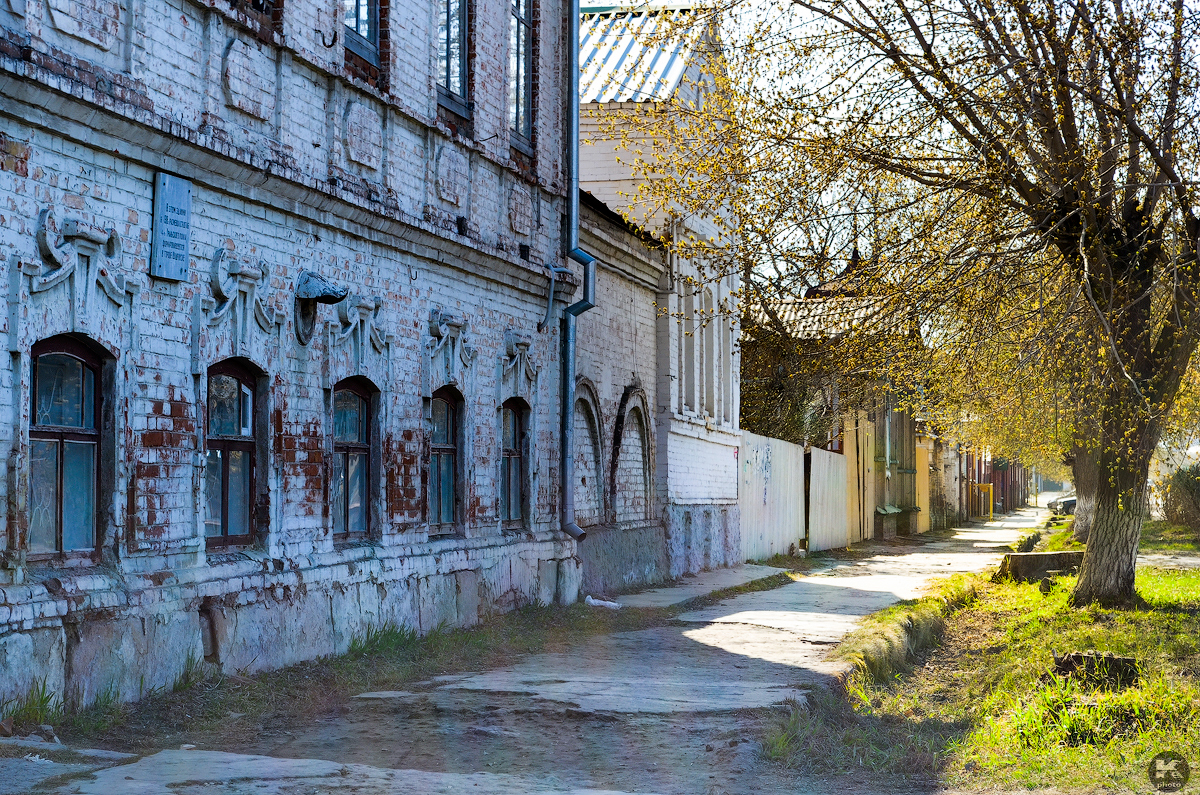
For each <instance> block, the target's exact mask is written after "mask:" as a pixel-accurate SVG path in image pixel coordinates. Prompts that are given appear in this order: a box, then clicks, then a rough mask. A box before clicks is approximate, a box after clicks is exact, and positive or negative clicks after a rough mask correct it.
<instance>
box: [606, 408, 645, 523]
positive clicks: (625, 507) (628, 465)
mask: <svg viewBox="0 0 1200 795" xmlns="http://www.w3.org/2000/svg"><path fill="white" fill-rule="evenodd" d="M639 398H640V393H639ZM630 404H631V406H630V408H629V409H628V410H627V411H626V412H625V419H624V422H623V423H621V436H620V440H619V446H617V447H616V449H615V450H614V452H613V456H614V459H615V461H614V467H613V478H612V480H613V514H614V518H615V519H616V521H618V522H637V521H642V520H645V519H648V518H650V508H651V497H650V471H651V445H650V427H649V423H648V422H647V421H646V416H647V415H646V408H645V401H644V400H642V399H636V400H631V401H630Z"/></svg>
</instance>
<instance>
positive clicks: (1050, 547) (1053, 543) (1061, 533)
mask: <svg viewBox="0 0 1200 795" xmlns="http://www.w3.org/2000/svg"><path fill="white" fill-rule="evenodd" d="M1072 532H1073V531H1072V530H1071V528H1070V526H1069V525H1068V526H1067V527H1066V528H1065V529H1062V530H1056V531H1054V530H1052V531H1051V533H1050V535H1048V536H1046V537H1045V538H1044V539H1043V540H1042V543H1041V544H1040V545H1039V546H1038V548H1037V550H1038V552H1065V551H1069V550H1078V549H1084V546H1083V544H1080V543H1079V542H1078V541H1076V540H1075V539H1074V538H1073V537H1072V535H1071V533H1072Z"/></svg>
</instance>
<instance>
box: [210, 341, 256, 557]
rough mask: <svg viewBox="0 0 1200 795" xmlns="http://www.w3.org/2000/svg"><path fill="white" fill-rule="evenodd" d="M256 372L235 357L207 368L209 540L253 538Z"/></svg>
mask: <svg viewBox="0 0 1200 795" xmlns="http://www.w3.org/2000/svg"><path fill="white" fill-rule="evenodd" d="M257 386H258V374H257V373H255V372H254V371H253V370H251V369H250V368H249V367H247V366H246V365H244V364H242V363H240V362H237V361H226V362H221V363H219V364H215V365H213V366H212V367H210V368H209V370H208V433H207V449H208V453H207V465H206V467H205V477H204V482H205V488H204V494H205V502H206V505H207V509H208V510H207V513H206V515H205V519H204V535H205V536H206V537H207V539H208V543H209V544H248V543H250V542H251V541H252V540H253V538H254V524H253V521H254V520H253V516H254V494H255V487H254V477H255V463H256V462H255V449H256V447H257V440H256V437H255V416H254V415H255V413H256V409H257Z"/></svg>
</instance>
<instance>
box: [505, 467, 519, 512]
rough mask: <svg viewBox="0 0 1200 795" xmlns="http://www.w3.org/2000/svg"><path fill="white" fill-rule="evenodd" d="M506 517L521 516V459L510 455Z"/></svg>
mask: <svg viewBox="0 0 1200 795" xmlns="http://www.w3.org/2000/svg"><path fill="white" fill-rule="evenodd" d="M506 483H507V486H508V508H509V514H508V517H507V518H508V519H520V518H521V459H520V457H518V456H512V457H510V458H509V459H508V480H507V481H506Z"/></svg>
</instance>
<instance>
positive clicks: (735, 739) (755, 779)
mask: <svg viewBox="0 0 1200 795" xmlns="http://www.w3.org/2000/svg"><path fill="white" fill-rule="evenodd" d="M1038 518H1039V512H1037V511H1034V510H1029V511H1025V512H1021V513H1018V514H1014V515H1012V516H1010V517H1006V518H1003V519H1001V520H998V521H997V522H994V523H992V524H990V525H987V526H982V527H975V528H970V529H965V530H961V531H958V532H957V533H955V534H954V536H953V537H951V538H943V539H941V540H933V541H929V542H928V543H924V544H914V545H912V546H894V545H892V546H884V545H880V546H879V547H878V550H879V554H876V555H872V556H871V557H867V558H864V559H860V560H856V561H852V562H844V563H835V564H833V565H831V566H829V567H828V568H825V569H822V570H818V571H815V572H812V573H810V574H809V575H807V576H804V577H802V578H800V579H799V580H798V581H796V582H793V583H790V584H787V585H785V586H783V587H781V588H777V589H775V590H771V591H760V592H753V593H746V594H742V595H739V596H736V597H733V598H731V599H728V600H725V601H724V602H722V603H720V604H718V605H715V606H712V607H707V608H704V609H701V610H696V611H693V612H690V613H685V614H683V615H681V616H679V618H678V619H677V620H676V621H674V622H672V623H671V624H670V625H668V626H663V627H656V628H652V629H647V630H640V631H636V632H624V633H616V634H613V635H604V636H598V637H592V638H587V639H584V640H582V641H581V642H580V643H579V644H578V645H576V646H573V647H572V648H570V649H569V650H567V651H565V652H563V653H556V654H539V655H532V656H530V657H527V658H525V659H523V660H521V661H520V662H519V663H517V664H515V665H512V666H509V667H506V668H501V669H497V670H491V671H481V672H477V673H468V674H463V675H454V676H447V677H439V678H437V679H434V680H430V681H427V682H422V683H419V684H417V685H415V686H413V687H411V688H409V689H408V690H406V691H393V692H385V693H370V694H362V695H361V696H360V697H358V698H356V699H354V701H353V704H352V706H351V707H350V709H349V711H348V712H347V713H346V714H344V715H341V716H338V717H336V718H332V719H329V720H324V721H316V722H313V723H312V724H309V725H305V726H297V727H294V728H293V729H291V730H290V731H275V732H270V733H263V734H260V735H259V736H258V737H257V739H256V740H255V741H253V742H251V743H249V744H243V745H240V746H238V747H236V748H211V749H197V750H187V751H182V750H181V751H163V752H159V753H157V754H153V755H150V756H147V757H145V758H142V759H140V760H137V761H135V762H133V763H131V764H126V765H122V766H117V767H111V768H107V769H99V770H95V772H93V773H92V774H91V776H88V777H82V778H75V779H73V780H72V781H70V782H69V783H68V782H63V781H61V780H60V782H59V783H60V784H61V786H57V785H56V786H52V787H49V789H48V790H47V791H53V792H58V793H63V795H66V793H78V795H118V793H119V794H120V795H125V794H126V793H128V795H168V793H169V794H170V795H243V794H245V795H249V794H250V793H254V794H255V795H318V794H319V793H339V794H341V793H346V794H347V795H348V794H349V793H356V794H357V793H362V794H363V795H376V793H378V795H385V794H386V795H399V793H414V794H415V795H422V794H423V793H491V792H495V793H516V792H531V793H535V792H536V793H541V792H545V793H599V792H609V793H635V792H637V793H650V792H656V793H681V795H694V794H695V793H704V794H706V795H716V793H723V794H725V795H760V794H761V793H784V792H786V793H796V792H813V793H824V792H829V793H834V792H845V791H847V785H848V784H850V783H853V782H846V781H825V780H814V779H811V778H802V777H800V776H798V775H796V774H794V773H791V772H789V771H786V770H783V769H781V768H779V767H778V766H776V765H774V764H772V763H769V762H766V761H764V760H762V758H761V757H760V755H759V748H758V745H757V742H756V739H757V738H759V737H761V736H762V734H763V731H764V729H765V727H766V726H767V724H768V722H769V721H771V720H772V719H773V710H774V709H776V708H777V707H778V705H779V704H780V703H781V702H783V701H784V700H785V699H803V698H804V694H805V692H807V691H808V690H809V689H811V688H813V687H817V686H823V685H825V684H827V683H828V681H829V680H830V678H831V677H833V676H836V675H839V674H840V673H842V668H841V666H840V665H839V664H837V663H832V662H830V661H828V660H827V659H826V654H827V652H828V650H829V649H830V647H831V646H832V645H833V644H835V643H836V642H837V641H838V640H839V639H840V638H841V637H842V636H843V635H844V634H845V633H846V632H848V631H849V630H850V629H852V628H853V626H854V625H855V624H856V622H857V620H858V619H859V618H860V617H861V616H864V615H867V614H868V613H871V612H874V611H875V610H878V609H880V608H882V607H885V606H887V605H889V604H892V603H894V602H896V601H897V600H900V599H905V598H911V597H913V596H915V595H917V594H918V593H919V592H920V591H921V590H922V589H923V588H924V587H925V586H926V585H927V583H928V582H929V580H930V579H931V578H933V577H936V576H939V575H945V574H949V573H952V572H956V571H970V570H980V569H983V568H986V567H989V566H993V565H995V564H996V563H997V562H998V560H999V557H1000V554H999V552H998V550H997V549H996V548H997V547H999V546H1002V545H1005V544H1009V543H1012V542H1013V541H1015V540H1017V539H1018V538H1019V537H1020V535H1021V534H1022V533H1024V532H1027V531H1028V530H1029V529H1030V528H1031V527H1033V526H1035V525H1036V524H1037V522H1038ZM598 609H602V608H598ZM29 764H34V763H29ZM71 772H78V771H77V769H72V771H71ZM52 783H54V782H52V781H46V782H45V784H52ZM854 790H855V791H856V792H862V791H864V790H863V789H862V788H861V787H860V786H856V787H854ZM886 791H888V792H896V791H897V789H896V788H895V787H894V786H888V787H887V788H886ZM0 792H3V787H2V786H0Z"/></svg>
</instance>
